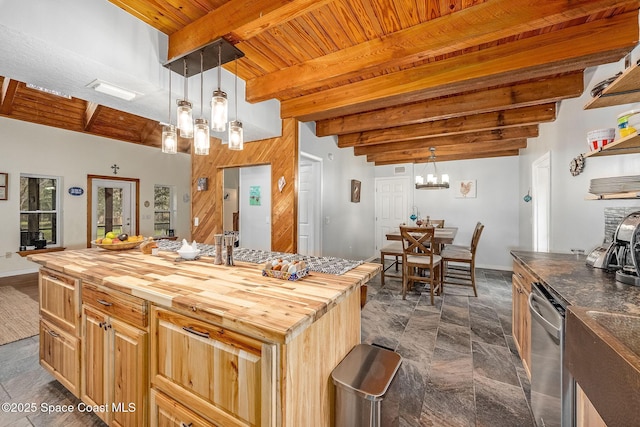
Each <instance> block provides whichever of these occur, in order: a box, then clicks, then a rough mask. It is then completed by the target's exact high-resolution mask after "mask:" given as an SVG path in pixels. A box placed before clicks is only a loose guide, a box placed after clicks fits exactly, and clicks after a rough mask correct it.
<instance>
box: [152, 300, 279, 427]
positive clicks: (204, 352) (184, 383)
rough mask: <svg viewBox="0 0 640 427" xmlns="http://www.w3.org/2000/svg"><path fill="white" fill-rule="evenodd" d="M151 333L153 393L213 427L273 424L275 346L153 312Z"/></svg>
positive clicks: (176, 315)
mask: <svg viewBox="0 0 640 427" xmlns="http://www.w3.org/2000/svg"><path fill="white" fill-rule="evenodd" d="M151 332H152V343H151V369H152V383H153V386H154V387H156V388H157V389H158V390H161V391H163V392H165V393H166V394H168V395H170V396H171V397H172V398H173V399H175V400H176V401H177V402H178V403H181V404H182V405H185V406H188V407H189V408H192V409H193V410H194V411H195V412H196V413H197V414H199V415H200V416H202V417H203V418H206V419H207V420H209V421H210V422H212V423H214V424H215V425H220V426H269V425H274V424H275V420H274V416H275V415H274V414H275V406H274V405H275V402H276V395H275V383H276V382H275V379H274V376H275V371H276V360H275V345H272V344H268V343H264V342H261V341H259V340H256V339H254V338H251V337H248V336H245V335H242V334H239V333H236V332H234V331H230V330H228V329H224V328H221V327H218V326H216V325H214V324H211V323H207V322H203V321H201V320H198V319H195V318H191V317H188V316H185V315H182V314H180V313H176V312H173V311H169V310H164V309H160V308H155V307H154V308H153V309H152V316H151ZM152 411H154V412H156V413H157V411H159V409H157V408H155V409H152Z"/></svg>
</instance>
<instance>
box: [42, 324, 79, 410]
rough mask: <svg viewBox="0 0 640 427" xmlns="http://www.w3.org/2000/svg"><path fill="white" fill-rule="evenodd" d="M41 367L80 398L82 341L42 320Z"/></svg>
mask: <svg viewBox="0 0 640 427" xmlns="http://www.w3.org/2000/svg"><path fill="white" fill-rule="evenodd" d="M40 365H42V367H43V368H45V369H46V370H47V371H49V372H50V373H51V374H52V375H53V376H54V378H55V379H57V380H58V381H60V383H61V384H62V385H64V386H65V387H66V388H67V389H68V390H69V391H70V392H71V393H73V394H74V396H76V397H78V396H80V340H79V339H78V338H77V337H75V336H73V335H71V334H69V333H68V332H66V331H65V330H64V329H62V328H60V327H58V326H56V325H54V324H52V323H50V322H48V321H46V320H44V319H40Z"/></svg>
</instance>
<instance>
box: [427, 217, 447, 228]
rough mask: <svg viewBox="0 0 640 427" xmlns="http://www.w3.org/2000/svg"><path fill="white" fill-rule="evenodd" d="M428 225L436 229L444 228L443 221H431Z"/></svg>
mask: <svg viewBox="0 0 640 427" xmlns="http://www.w3.org/2000/svg"><path fill="white" fill-rule="evenodd" d="M430 224H431V225H432V226H434V227H436V228H442V227H444V219H432V220H430Z"/></svg>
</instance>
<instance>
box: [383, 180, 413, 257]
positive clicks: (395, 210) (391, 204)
mask: <svg viewBox="0 0 640 427" xmlns="http://www.w3.org/2000/svg"><path fill="white" fill-rule="evenodd" d="M408 218H409V178H407V177H399V178H376V250H380V248H382V247H383V246H384V245H386V244H387V237H386V234H387V233H389V232H392V231H399V228H398V227H399V226H400V224H402V223H406V222H407V220H408Z"/></svg>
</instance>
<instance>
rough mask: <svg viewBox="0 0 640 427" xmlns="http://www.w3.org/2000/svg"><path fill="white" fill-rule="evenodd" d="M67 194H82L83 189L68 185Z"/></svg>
mask: <svg viewBox="0 0 640 427" xmlns="http://www.w3.org/2000/svg"><path fill="white" fill-rule="evenodd" d="M69 194H71V195H72V196H82V195H83V194H84V190H83V189H82V188H81V187H69Z"/></svg>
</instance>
